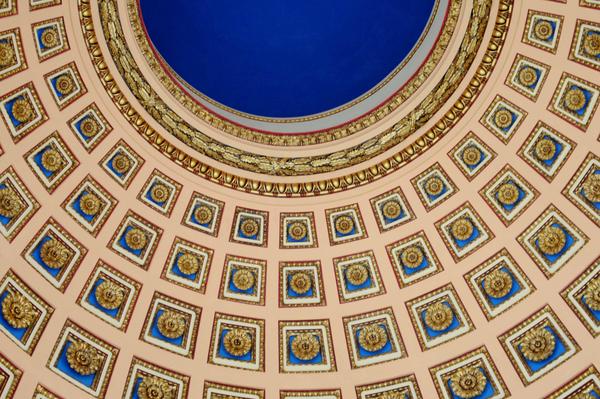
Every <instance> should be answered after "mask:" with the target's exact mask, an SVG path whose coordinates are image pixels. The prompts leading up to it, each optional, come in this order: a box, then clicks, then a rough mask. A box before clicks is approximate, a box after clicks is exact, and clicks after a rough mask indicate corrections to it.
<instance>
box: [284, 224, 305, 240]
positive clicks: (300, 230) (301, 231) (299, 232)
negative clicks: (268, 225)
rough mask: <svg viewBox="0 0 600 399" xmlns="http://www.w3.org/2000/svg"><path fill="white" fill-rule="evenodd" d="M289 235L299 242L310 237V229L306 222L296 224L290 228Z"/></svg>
mask: <svg viewBox="0 0 600 399" xmlns="http://www.w3.org/2000/svg"><path fill="white" fill-rule="evenodd" d="M288 234H289V235H290V237H292V239H294V240H296V241H299V240H303V239H305V238H306V236H307V235H308V228H306V223H304V222H294V223H291V224H290V225H289V226H288Z"/></svg>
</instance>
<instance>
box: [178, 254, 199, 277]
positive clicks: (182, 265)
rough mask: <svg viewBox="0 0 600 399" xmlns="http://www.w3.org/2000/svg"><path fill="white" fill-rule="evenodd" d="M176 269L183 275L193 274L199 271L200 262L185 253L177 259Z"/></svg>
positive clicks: (195, 257)
mask: <svg viewBox="0 0 600 399" xmlns="http://www.w3.org/2000/svg"><path fill="white" fill-rule="evenodd" d="M177 267H178V268H179V270H181V272H182V273H183V274H194V273H196V272H197V271H198V270H199V269H200V262H199V261H198V257H197V256H194V255H193V254H189V253H187V254H183V255H181V256H180V257H179V258H178V259H177Z"/></svg>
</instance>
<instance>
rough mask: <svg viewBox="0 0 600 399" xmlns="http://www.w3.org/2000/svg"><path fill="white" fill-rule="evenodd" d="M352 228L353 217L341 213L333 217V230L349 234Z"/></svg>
mask: <svg viewBox="0 0 600 399" xmlns="http://www.w3.org/2000/svg"><path fill="white" fill-rule="evenodd" d="M352 230H354V219H352V218H351V217H350V216H346V215H342V216H338V217H337V218H336V219H335V231H337V232H338V233H339V234H350V233H351V232H352Z"/></svg>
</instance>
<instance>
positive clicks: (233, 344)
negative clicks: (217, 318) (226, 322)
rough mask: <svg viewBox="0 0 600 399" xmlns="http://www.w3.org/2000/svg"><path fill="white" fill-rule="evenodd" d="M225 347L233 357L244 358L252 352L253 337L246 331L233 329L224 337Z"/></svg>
mask: <svg viewBox="0 0 600 399" xmlns="http://www.w3.org/2000/svg"><path fill="white" fill-rule="evenodd" d="M223 346H224V347H225V350H226V351H227V353H229V354H230V355H232V356H238V357H239V356H244V355H247V354H248V353H249V352H250V350H252V337H251V336H250V334H249V333H248V331H246V330H243V329H241V328H233V329H231V330H229V331H227V333H226V334H225V336H224V337H223Z"/></svg>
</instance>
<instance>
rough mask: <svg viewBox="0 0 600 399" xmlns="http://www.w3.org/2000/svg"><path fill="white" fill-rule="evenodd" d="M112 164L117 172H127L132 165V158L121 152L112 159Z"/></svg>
mask: <svg viewBox="0 0 600 399" xmlns="http://www.w3.org/2000/svg"><path fill="white" fill-rule="evenodd" d="M111 165H112V167H113V169H114V170H116V171H117V173H121V174H123V173H126V172H127V171H128V170H129V168H130V167H131V160H130V159H129V157H128V156H127V155H125V154H123V153H119V154H117V155H115V156H114V158H113V159H112V162H111Z"/></svg>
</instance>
